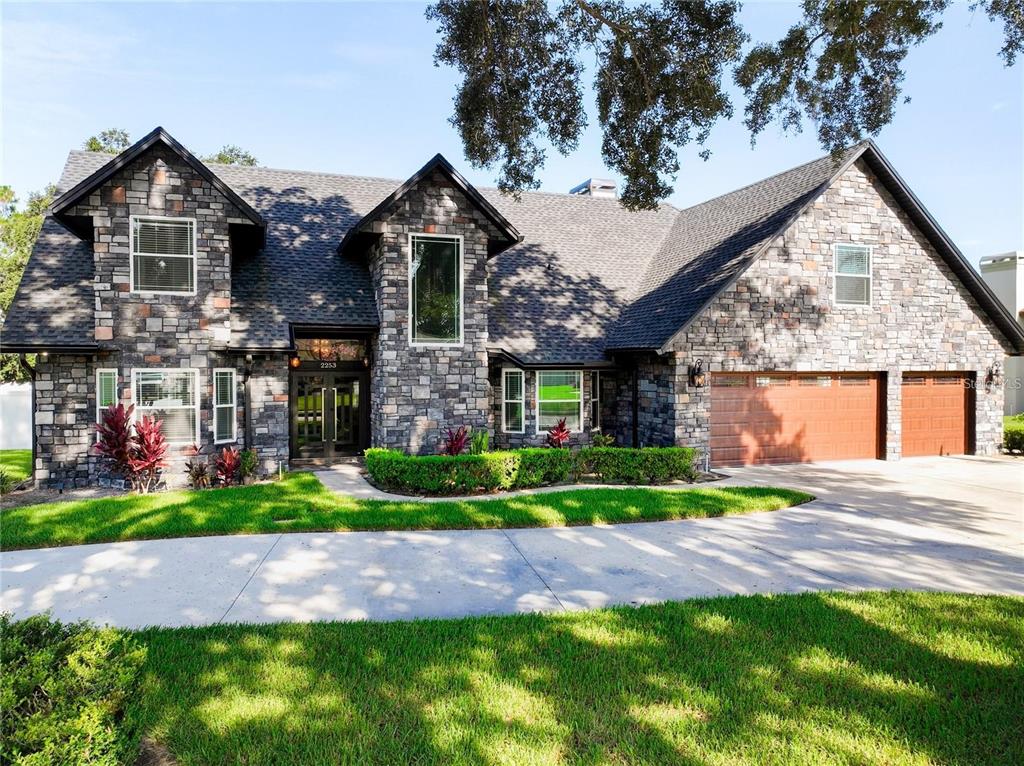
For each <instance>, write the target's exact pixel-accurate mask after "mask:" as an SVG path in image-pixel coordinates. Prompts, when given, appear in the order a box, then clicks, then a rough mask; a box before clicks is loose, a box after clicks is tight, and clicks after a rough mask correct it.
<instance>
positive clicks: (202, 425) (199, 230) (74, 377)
mask: <svg viewBox="0 0 1024 766" xmlns="http://www.w3.org/2000/svg"><path fill="white" fill-rule="evenodd" d="M71 213H72V214H73V215H75V216H82V217H87V218H91V219H92V222H93V233H94V241H93V262H94V267H95V278H94V282H93V292H94V296H95V298H94V301H95V305H94V312H93V315H94V320H95V328H94V334H95V338H96V341H97V343H98V344H99V345H100V347H101V348H102V349H103V352H102V353H101V354H100V355H99V356H98V357H92V358H87V357H67V356H58V355H51V356H50V357H49V358H40V361H39V363H38V366H37V371H36V391H37V397H36V432H37V453H36V469H37V470H36V477H35V478H36V481H37V482H38V483H41V484H64V485H69V484H84V483H89V482H93V481H95V480H97V479H100V478H103V476H104V466H103V463H102V461H100V460H99V459H98V458H96V456H95V455H94V454H93V453H94V450H92V445H93V444H94V443H95V438H96V437H95V421H96V406H95V396H96V390H95V388H96V385H95V371H96V369H98V368H113V369H116V370H117V371H118V395H119V398H120V400H121V401H123V402H124V403H125V404H130V403H131V402H132V401H133V396H132V393H133V392H132V382H131V380H132V377H131V376H132V370H133V369H140V368H190V369H195V370H198V371H199V392H198V393H199V434H198V436H199V439H198V442H199V444H200V446H201V449H202V451H203V452H207V451H212V450H213V433H212V423H213V370H214V369H216V368H224V367H231V368H235V369H236V370H237V371H238V372H237V374H236V383H237V391H236V401H237V403H238V408H237V413H238V417H239V419H240V423H239V428H238V431H237V433H238V439H237V440H236V442H235V443H234V444H236V445H237V446H242V444H241V443H242V439H243V435H244V433H245V432H244V426H243V423H242V422H241V421H242V419H243V418H244V414H243V412H244V389H243V370H244V363H243V361H241V360H239V359H238V358H236V357H233V356H229V355H227V354H224V353H220V352H218V351H217V349H218V348H222V347H223V346H224V345H225V343H226V342H227V340H228V339H229V337H230V332H231V325H230V312H231V237H230V231H229V227H230V225H231V224H232V223H242V224H249V223H251V222H250V221H249V220H248V219H247V218H245V217H244V214H243V213H242V212H241V211H240V210H238V209H237V208H236V207H235V206H234V205H233V204H232V203H231V202H230V201H229V200H227V199H226V198H225V197H224V196H223V195H222V194H221V193H220V192H219V191H217V190H216V189H215V188H214V187H213V186H212V185H211V184H210V183H209V182H208V181H207V180H206V179H204V178H203V177H202V176H200V175H199V174H198V173H196V172H195V171H194V170H193V169H192V168H191V167H190V166H189V165H188V164H186V163H185V162H184V161H183V160H182V159H181V157H179V156H178V155H177V154H176V153H175V152H173V151H171V150H170V149H168V148H167V147H165V146H163V145H157V146H155V147H154V148H152V149H150V150H149V151H147V152H146V153H144V154H143V155H141V156H140V157H139V158H138V159H137V160H136V161H135V162H134V163H132V164H131V165H129V166H128V167H125V168H123V169H122V170H120V171H119V172H118V173H116V174H115V175H114V176H112V177H111V178H110V179H109V180H108V181H107V182H105V183H104V184H103V185H101V186H100V187H98V188H97V189H96V190H95V191H94V192H93V193H92V194H91V195H90V196H89V198H88V199H87V200H86V201H83V202H82V203H80V204H78V205H77V206H76V207H75V208H74V209H73V210H72V211H71ZM134 215H143V216H160V217H167V218H191V219H194V220H195V221H196V282H195V294H194V295H193V294H164V293H160V294H157V293H152V292H133V291H132V289H131V287H132V286H131V277H130V261H131V245H130V237H131V224H130V217H131V216H134ZM272 365H273V366H276V367H277V369H278V372H276V373H272V372H270V371H269V370H268V368H267V365H266V364H258V365H256V367H257V372H256V373H255V375H254V377H255V379H256V381H257V385H256V386H254V388H256V389H258V390H259V391H260V393H259V394H257V393H255V392H254V394H253V398H254V400H259V401H260V405H261V406H259V407H257V408H254V410H253V421H254V422H253V426H254V432H255V433H256V435H257V438H256V440H255V445H254V446H256V448H257V449H258V450H259V452H260V456H261V459H262V462H263V464H264V466H265V467H266V468H267V470H271V469H273V470H276V465H277V461H278V460H280V459H282V458H285V459H286V458H287V451H288V428H287V372H286V371H287V360H286V359H285V358H284V357H282V356H280V355H278V356H277V357H274V358H273V359H272ZM282 381H283V382H282ZM50 391H60V392H61V393H62V395H61V396H59V397H58V396H55V395H52V394H50V393H49V392H50ZM267 392H270V393H269V394H268V393H267ZM282 395H284V397H285V399H284V402H283V403H282V402H281V401H280V397H281V396H282ZM275 396H276V397H278V399H277V400H275V399H274V397H275ZM268 397H269V398H268ZM264 402H266V403H267V406H263V404H264ZM271 404H272V405H273V406H270V405H271ZM51 419H52V421H51ZM48 421H50V422H48ZM51 423H52V425H51ZM220 446H229V445H227V444H225V445H217V447H218V448H219V447H220ZM190 453H191V445H186V444H175V445H173V446H172V447H171V449H170V450H169V451H168V461H169V466H168V468H167V469H166V471H165V477H166V479H167V481H168V483H170V484H172V485H173V484H177V483H180V482H181V481H182V480H183V477H182V472H181V469H182V467H183V464H184V462H185V461H186V460H187V459H188V456H189V454H190ZM72 455H74V457H73V456H72ZM272 467H273V468H272Z"/></svg>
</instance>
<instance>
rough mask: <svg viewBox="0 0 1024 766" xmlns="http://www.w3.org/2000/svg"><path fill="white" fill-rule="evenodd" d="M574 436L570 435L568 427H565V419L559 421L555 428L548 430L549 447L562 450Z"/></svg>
mask: <svg viewBox="0 0 1024 766" xmlns="http://www.w3.org/2000/svg"><path fill="white" fill-rule="evenodd" d="M571 435H572V434H571V433H569V429H568V427H567V426H566V425H565V418H562V419H561V420H559V421H558V422H557V423H556V424H555V425H554V426H552V427H551V428H550V429H548V446H549V447H555V448H560V447H564V446H565V445H566V442H568V441H569V437H570V436H571Z"/></svg>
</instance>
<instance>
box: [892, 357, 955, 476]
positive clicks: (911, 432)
mask: <svg viewBox="0 0 1024 766" xmlns="http://www.w3.org/2000/svg"><path fill="white" fill-rule="evenodd" d="M969 401H970V387H969V386H968V385H967V376H966V375H965V374H963V373H956V372H954V373H936V372H908V373H904V374H903V406H902V411H903V456H904V457H914V456H917V455H963V454H964V453H966V452H967V450H968V445H969V438H968V424H969V422H970V421H969V418H968V412H969V411H970V410H969V409H968V403H969Z"/></svg>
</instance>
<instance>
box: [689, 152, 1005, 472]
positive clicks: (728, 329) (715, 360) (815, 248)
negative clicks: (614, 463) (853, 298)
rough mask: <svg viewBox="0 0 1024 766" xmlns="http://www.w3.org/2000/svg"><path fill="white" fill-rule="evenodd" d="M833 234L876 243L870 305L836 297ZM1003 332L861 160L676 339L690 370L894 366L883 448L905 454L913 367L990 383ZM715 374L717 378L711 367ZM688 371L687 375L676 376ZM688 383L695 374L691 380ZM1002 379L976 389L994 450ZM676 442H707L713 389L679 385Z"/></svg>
mask: <svg viewBox="0 0 1024 766" xmlns="http://www.w3.org/2000/svg"><path fill="white" fill-rule="evenodd" d="M835 243H853V244H865V245H871V246H872V247H873V250H872V285H871V305H870V306H863V307H862V306H838V305H836V304H835V303H834V302H833V299H832V296H833V287H834V265H833V250H832V246H833V245H834V244H835ZM1004 342H1005V340H1004V339H1003V338H1002V336H1001V335H1000V334H999V331H998V330H997V329H995V327H994V326H993V325H992V324H991V322H990V321H989V320H988V319H987V318H985V317H984V315H983V312H982V311H981V310H980V309H979V307H978V306H977V304H976V303H975V301H974V299H973V298H972V297H971V296H970V295H969V293H968V292H967V290H966V289H965V288H963V286H962V285H961V284H960V281H959V280H958V279H957V277H956V276H955V275H954V274H953V273H952V272H951V271H950V270H949V267H948V266H947V265H946V263H945V262H944V261H943V260H942V258H941V257H940V256H939V255H938V254H937V253H936V252H935V250H934V248H932V246H931V245H930V244H929V243H928V241H927V239H925V237H924V236H923V235H922V234H921V232H920V231H918V230H917V228H916V227H915V226H914V224H913V223H912V222H911V221H910V219H909V217H908V216H907V215H906V213H904V211H903V210H902V209H901V208H900V206H899V205H898V204H897V203H896V201H895V200H894V199H893V198H892V196H891V195H890V194H889V193H888V191H886V190H885V188H884V186H883V185H882V184H881V183H880V182H879V181H878V180H877V179H876V178H875V176H874V174H873V173H872V172H871V170H870V168H868V167H867V165H866V164H865V163H863V162H858V163H856V164H855V165H854V166H853V167H851V168H850V169H849V170H847V171H846V172H845V173H844V174H843V175H842V176H841V177H840V178H839V179H838V180H837V181H836V182H835V183H834V184H833V185H832V187H831V188H829V189H828V190H827V191H826V192H825V193H824V194H823V195H822V196H821V197H820V198H819V199H818V200H817V201H816V202H815V203H814V204H813V205H812V206H811V207H810V208H809V209H808V210H807V211H805V212H804V214H803V215H801V217H800V218H799V219H797V221H796V222H795V223H794V224H793V225H792V226H791V227H790V228H789V229H788V230H787V231H786V232H784V234H783V235H782V236H781V237H779V238H778V239H777V240H776V241H775V242H774V243H773V244H772V246H771V247H770V249H769V250H768V252H766V253H765V255H764V256H763V257H762V258H761V259H760V260H759V261H758V262H757V263H755V264H754V265H752V266H751V268H750V269H749V270H748V271H747V272H746V274H744V275H743V276H742V277H741V278H740V279H739V280H738V281H737V282H736V283H735V284H734V285H733V286H732V287H730V288H729V289H728V290H726V291H725V292H724V293H723V294H722V295H721V296H719V297H718V298H717V299H715V301H714V302H713V303H712V305H711V306H709V307H708V309H707V310H706V311H705V312H704V313H703V314H701V316H700V317H698V318H697V320H696V321H695V322H694V323H693V324H692V325H691V326H690V328H688V330H687V332H686V333H685V335H684V336H681V337H679V338H678V339H676V341H675V342H674V343H673V345H672V349H673V352H674V357H675V360H676V364H677V366H678V368H679V369H680V371H682V374H685V370H686V367H687V365H688V364H689V363H690V362H692V361H693V360H695V359H704V360H705V363H706V365H707V366H708V367H709V368H710V370H711V371H712V372H714V371H719V370H725V371H741V372H742V371H748V372H749V371H755V370H794V371H808V372H810V371H872V372H884V373H887V376H888V377H887V389H886V399H887V409H888V412H887V416H886V423H887V427H886V449H885V457H886V458H888V459H898V458H899V457H900V454H901V443H900V439H901V433H900V402H901V385H900V383H901V379H902V374H903V372H904V371H927V370H949V371H954V370H955V371H967V372H973V373H975V374H976V376H977V379H978V380H979V381H983V380H984V378H985V374H986V371H987V370H988V368H989V367H990V366H991V365H992V364H993V363H995V362H997V361H999V360H1000V359H1002V356H1003V353H1004V348H1003V345H1002V344H1003V343H1004ZM709 377H711V376H709ZM678 378H679V376H677V379H678ZM682 381H683V382H685V377H683V378H682ZM1002 397H1003V393H1002V390H1001V387H994V388H993V387H985V386H984V385H982V386H980V387H978V388H977V389H976V409H975V413H974V414H975V421H976V428H977V431H976V449H977V452H978V453H979V454H991V453H993V452H995V451H996V449H997V445H998V443H999V441H1000V440H1001V434H1002V421H1001V415H1002V407H1003V402H1002ZM676 402H677V408H678V412H679V413H680V415H681V420H680V422H679V423H678V425H677V428H676V435H675V438H676V441H677V443H687V442H689V443H693V444H699V445H701V446H704V447H706V445H707V443H708V428H709V419H708V408H709V403H710V387H709V388H704V389H701V390H685V387H681V388H678V389H677V391H676Z"/></svg>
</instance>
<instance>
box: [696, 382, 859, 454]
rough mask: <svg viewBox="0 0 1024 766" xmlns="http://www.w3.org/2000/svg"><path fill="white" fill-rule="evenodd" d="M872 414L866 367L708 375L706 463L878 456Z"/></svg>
mask: <svg viewBox="0 0 1024 766" xmlns="http://www.w3.org/2000/svg"><path fill="white" fill-rule="evenodd" d="M878 413H879V387H878V377H877V376H876V375H873V374H826V373H821V374H805V373H800V374H795V373H794V374H785V373H750V374H746V373H743V374H740V373H733V374H724V373H723V374H716V375H714V376H712V380H711V464H712V465H717V466H722V465H749V464H751V463H799V462H804V461H808V460H843V459H849V458H874V457H878V451H879V416H878Z"/></svg>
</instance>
